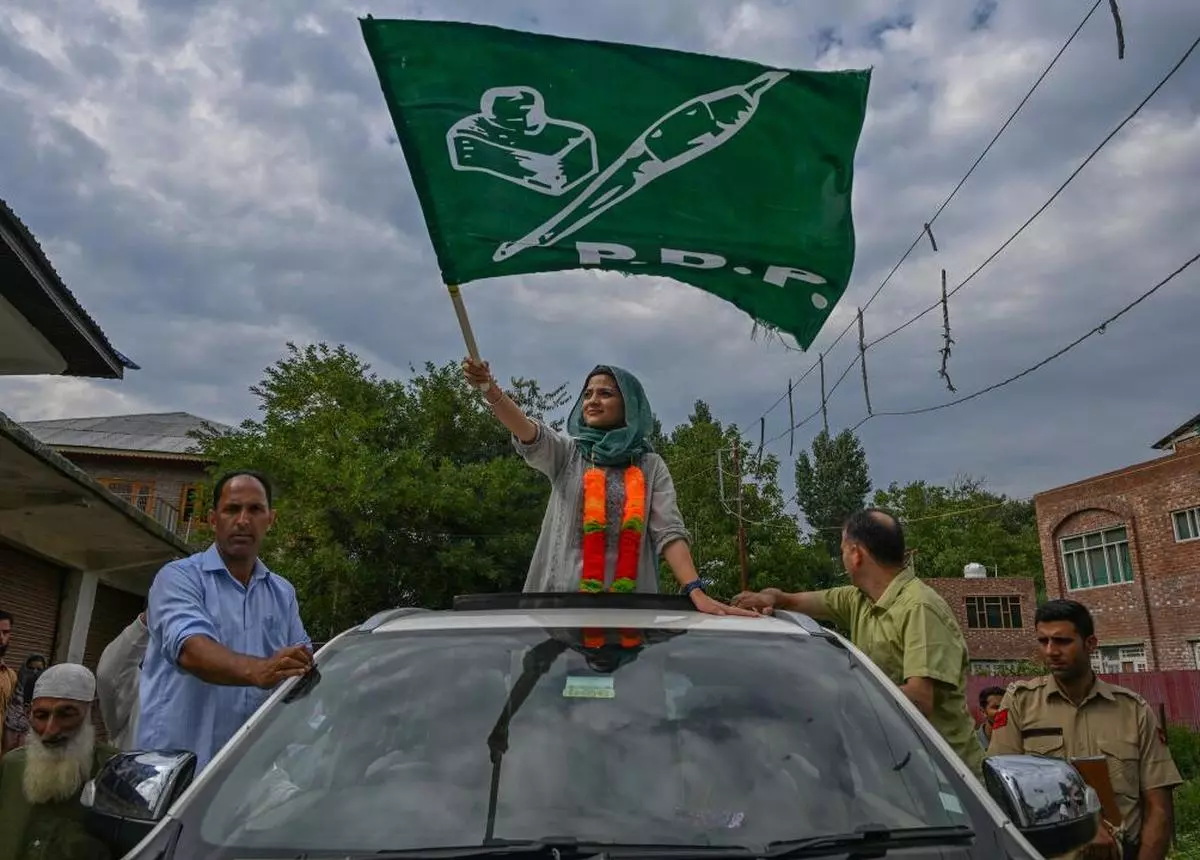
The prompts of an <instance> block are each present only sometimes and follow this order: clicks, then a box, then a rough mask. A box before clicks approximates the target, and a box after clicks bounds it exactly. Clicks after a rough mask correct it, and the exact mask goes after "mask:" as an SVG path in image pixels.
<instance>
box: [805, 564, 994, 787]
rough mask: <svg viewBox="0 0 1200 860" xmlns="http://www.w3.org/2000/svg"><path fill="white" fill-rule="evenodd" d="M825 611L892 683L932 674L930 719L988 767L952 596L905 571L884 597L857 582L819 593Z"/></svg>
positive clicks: (977, 766)
mask: <svg viewBox="0 0 1200 860" xmlns="http://www.w3.org/2000/svg"><path fill="white" fill-rule="evenodd" d="M818 595H819V597H820V599H821V600H822V602H823V603H824V605H825V614H826V615H827V616H828V617H829V618H831V619H833V620H834V621H836V622H837V623H839V624H841V625H842V626H843V627H845V628H846V629H847V630H849V631H850V640H851V641H852V642H853V643H854V644H855V646H857V647H858V649H859V650H861V651H862V652H863V653H864V654H866V655H867V656H868V657H870V658H871V661H872V662H873V663H875V665H876V666H878V667H879V668H880V669H882V670H883V672H884V674H886V675H887V676H888V677H889V678H891V679H892V682H893V683H895V684H903V683H904V682H905V681H907V680H908V679H909V678H929V679H930V680H932V681H934V682H935V683H934V685H933V715H932V716H931V717H930V719H929V722H930V723H931V724H932V725H933V727H934V728H935V729H937V731H938V733H939V734H940V735H941V736H942V737H943V738H945V739H946V743H948V744H950V746H951V747H953V749H954V751H955V752H957V753H958V755H959V756H960V757H961V758H962V760H963V761H964V762H966V764H967V766H968V767H969V768H971V770H972V771H974V772H975V773H976V774H980V773H981V769H982V767H983V747H981V746H980V743H979V738H978V737H977V736H976V734H975V721H974V720H973V719H972V718H971V714H970V712H969V711H968V710H967V697H966V690H967V669H968V666H969V661H968V658H967V643H966V641H965V640H964V639H963V635H962V631H961V630H960V629H959V628H958V622H957V621H955V620H954V614H953V613H952V612H951V611H950V607H949V606H947V605H946V601H945V600H943V599H942V597H941V595H939V594H938V593H937V592H936V591H934V590H933V589H932V588H930V587H929V586H928V585H926V584H925V583H923V582H921V580H919V579H917V577H916V574H914V573H913V572H912V570H904V571H902V572H901V573H900V574H899V575H898V576H897V577H896V578H895V579H894V580H892V584H891V585H889V586H888V587H887V590H886V591H885V592H884V593H883V594H882V595H880V597H879V601H878V602H876V603H872V602H871V599H870V598H869V597H867V596H866V595H865V594H863V593H862V592H861V591H859V590H858V588H856V587H855V586H852V585H847V586H842V587H841V588H831V589H828V590H826V591H822V592H818Z"/></svg>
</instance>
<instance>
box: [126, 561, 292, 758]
mask: <svg viewBox="0 0 1200 860" xmlns="http://www.w3.org/2000/svg"><path fill="white" fill-rule="evenodd" d="M146 614H147V619H148V620H149V622H150V644H149V647H147V649H146V657H145V662H144V664H143V666H142V676H141V691H140V703H141V717H140V722H139V724H138V738H137V746H138V748H139V749H160V750H161V749H183V750H190V751H191V752H194V753H195V754H196V757H197V759H198V761H197V763H196V766H197V772H199V770H200V769H201V768H203V767H204V766H205V765H207V764H208V762H209V761H210V760H211V759H212V757H213V756H214V755H215V754H216V753H217V751H218V750H219V749H221V747H223V746H224V745H225V743H226V742H227V741H228V740H229V739H230V738H231V737H233V735H234V734H235V733H236V732H237V730H238V729H240V728H241V727H242V725H243V724H244V723H245V722H246V720H247V719H249V718H250V715H251V714H253V713H254V711H255V710H256V709H257V708H258V706H259V705H261V704H262V703H263V702H264V701H266V699H267V697H268V696H269V695H270V691H269V690H260V689H258V688H257V687H227V686H221V685H218V684H208V683H205V682H204V681H201V680H200V679H199V678H197V677H195V676H194V675H191V674H189V673H187V672H185V671H184V670H183V669H181V668H179V655H180V652H181V651H182V650H183V643H184V642H186V641H187V640H188V639H189V638H191V637H192V636H207V637H208V638H209V639H212V640H213V641H215V642H219V643H221V644H222V645H224V646H225V647H226V648H228V649H229V650H230V651H235V652H237V653H239V654H246V655H248V656H251V657H269V656H270V655H271V654H274V653H275V652H276V651H278V650H279V649H280V648H285V647H287V646H289V645H307V646H309V647H312V640H311V639H309V637H308V634H307V633H305V632H304V625H303V624H302V623H301V622H300V607H299V604H298V603H297V602H296V589H294V588H293V587H292V585H291V583H289V582H288V581H287V580H286V579H284V578H283V577H281V576H278V575H276V574H274V573H272V572H271V571H269V570H268V569H267V566H266V565H265V564H263V563H262V561H261V560H259V561H256V562H255V563H254V572H253V573H252V574H251V575H250V581H249V585H248V586H243V585H242V584H241V583H240V582H238V581H237V580H236V579H234V577H233V574H231V573H230V572H229V571H228V569H226V567H225V563H224V562H223V561H222V560H221V555H220V553H219V552H217V547H216V544H213V545H212V546H210V547H209V548H208V549H207V550H205V551H204V552H201V553H197V554H196V555H193V556H189V557H188V558H185V559H181V560H179V561H173V562H171V563H170V564H168V565H166V566H164V567H163V568H162V570H160V571H159V572H158V575H157V576H155V578H154V584H153V585H152V586H151V587H150V606H149V609H148V610H147V613H146Z"/></svg>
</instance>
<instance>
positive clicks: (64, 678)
mask: <svg viewBox="0 0 1200 860" xmlns="http://www.w3.org/2000/svg"><path fill="white" fill-rule="evenodd" d="M33 698H35V699H43V698H45V699H71V700H72V701H75V702H87V703H89V704H90V703H91V701H92V699H94V698H96V676H95V675H93V674H92V670H91V669H89V668H88V667H87V666H80V665H79V664H78V663H59V664H58V665H57V666H51V667H50V668H49V669H47V670H46V671H45V672H43V673H42V674H41V675H40V676H38V679H37V683H35V684H34V685H33Z"/></svg>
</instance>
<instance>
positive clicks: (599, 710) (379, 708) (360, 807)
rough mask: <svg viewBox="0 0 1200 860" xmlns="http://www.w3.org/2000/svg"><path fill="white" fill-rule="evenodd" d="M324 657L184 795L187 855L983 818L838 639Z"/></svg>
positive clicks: (405, 644) (773, 637)
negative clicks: (299, 688) (972, 814)
mask: <svg viewBox="0 0 1200 860" xmlns="http://www.w3.org/2000/svg"><path fill="white" fill-rule="evenodd" d="M601 640H608V641H607V642H606V643H605V644H603V645H601ZM320 664H321V665H320V668H319V680H316V681H315V683H310V684H308V685H307V686H306V687H305V688H304V689H303V692H301V693H299V694H296V691H293V694H291V695H290V701H288V700H285V701H281V702H279V703H277V704H276V705H275V706H274V707H273V708H271V709H270V711H269V712H268V713H266V714H264V718H263V720H262V721H261V722H260V723H259V724H257V725H256V726H255V727H254V728H253V730H252V731H251V732H250V733H249V735H248V736H247V737H246V739H244V740H243V741H241V742H240V743H239V745H238V746H237V748H236V750H235V755H232V756H229V757H227V758H225V759H223V760H222V761H221V762H219V763H217V764H216V765H214V768H215V770H214V772H212V773H210V774H206V777H208V778H207V779H206V780H205V783H204V785H203V786H200V787H198V791H197V793H196V794H195V795H194V796H193V798H192V799H191V800H190V801H189V802H187V803H186V804H185V805H184V806H183V808H182V809H181V810H179V815H180V817H181V818H182V821H183V828H182V834H183V836H182V838H183V841H184V842H185V843H189V842H190V843H193V850H194V852H195V853H197V854H203V855H204V856H210V852H211V853H212V854H215V855H218V856H219V855H224V856H231V857H232V856H239V857H244V856H248V855H247V854H246V852H247V851H252V852H254V855H255V856H268V855H274V854H276V852H279V854H280V855H282V854H286V856H296V855H298V854H301V853H303V854H305V855H306V856H319V855H320V854H321V853H322V852H353V853H359V852H361V853H372V852H378V851H385V850H402V849H418V848H435V847H448V846H479V845H485V844H488V843H491V842H494V841H499V840H539V839H547V838H551V839H553V838H568V839H569V838H575V839H578V840H580V841H584V842H605V843H614V842H616V843H623V844H655V845H667V844H669V845H688V846H698V845H738V846H748V845H756V846H762V845H766V844H768V843H771V842H775V841H778V840H792V839H802V838H806V837H812V836H818V835H824V834H834V833H846V832H852V831H854V830H855V829H856V828H860V827H862V826H864V825H870V826H873V827H878V828H887V829H904V828H915V827H931V826H933V827H953V826H955V825H969V824H970V821H969V819H968V813H967V812H966V811H964V807H963V802H962V797H961V794H960V793H958V790H957V789H956V788H955V787H954V786H957V785H960V783H959V782H958V780H957V778H955V779H954V780H953V781H951V780H949V779H947V776H946V774H945V773H944V772H943V769H942V768H941V767H939V766H938V765H937V764H936V756H935V754H934V753H933V751H932V750H931V748H930V747H928V746H927V744H926V741H925V740H924V739H923V738H922V736H921V735H920V734H919V733H918V732H916V731H915V730H914V729H913V727H912V726H911V725H910V724H909V723H908V722H907V720H906V719H905V717H904V716H902V714H901V711H900V709H899V708H898V707H897V706H896V704H895V703H894V702H892V701H890V700H889V699H888V698H887V697H886V696H885V695H884V694H883V693H882V690H881V688H880V687H879V686H878V684H877V682H876V681H875V680H874V679H873V678H871V677H870V676H869V674H868V672H867V670H866V669H864V668H863V667H862V666H860V665H858V664H857V662H856V661H855V660H854V659H853V657H852V656H851V655H850V654H849V653H848V652H847V651H846V650H844V649H843V648H841V647H839V646H837V645H836V644H833V643H831V642H830V641H828V640H826V639H825V638H824V637H809V636H804V635H792V634H765V635H764V634H761V633H760V634H754V635H750V634H748V633H745V634H744V633H736V632H717V631H707V632H700V631H688V632H685V631H681V630H657V629H647V630H638V631H633V630H628V631H624V632H619V631H615V630H614V631H607V635H605V632H601V631H580V630H570V629H565V630H564V629H539V628H533V629H530V628H520V629H489V630H479V629H467V630H461V631H450V632H441V631H439V632H411V633H374V634H355V635H352V636H350V637H346V638H344V639H343V640H341V641H340V642H338V643H336V644H335V645H334V646H333V648H332V649H330V650H328V651H327V652H326V653H324V654H322V657H321V660H320ZM197 839H199V840H200V841H201V842H203V843H205V845H204V846H203V847H202V846H200V845H196V844H194V842H195V840H197ZM213 849H216V851H215V852H214V851H213ZM222 849H226V850H224V851H223V850H222ZM239 852H240V853H239ZM183 856H190V854H189V853H184V854H183Z"/></svg>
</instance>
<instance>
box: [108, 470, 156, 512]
mask: <svg viewBox="0 0 1200 860" xmlns="http://www.w3.org/2000/svg"><path fill="white" fill-rule="evenodd" d="M100 483H101V484H103V485H104V486H105V487H108V491H109V492H110V493H112V494H113V495H114V496H118V497H120V498H122V499H124V500H125V501H127V502H129V504H131V505H133V506H134V507H135V508H138V509H139V510H141V511H144V512H146V513H150V512H151V505H153V504H154V482H153V481H121V480H117V479H112V478H106V479H103V480H101V481H100Z"/></svg>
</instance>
